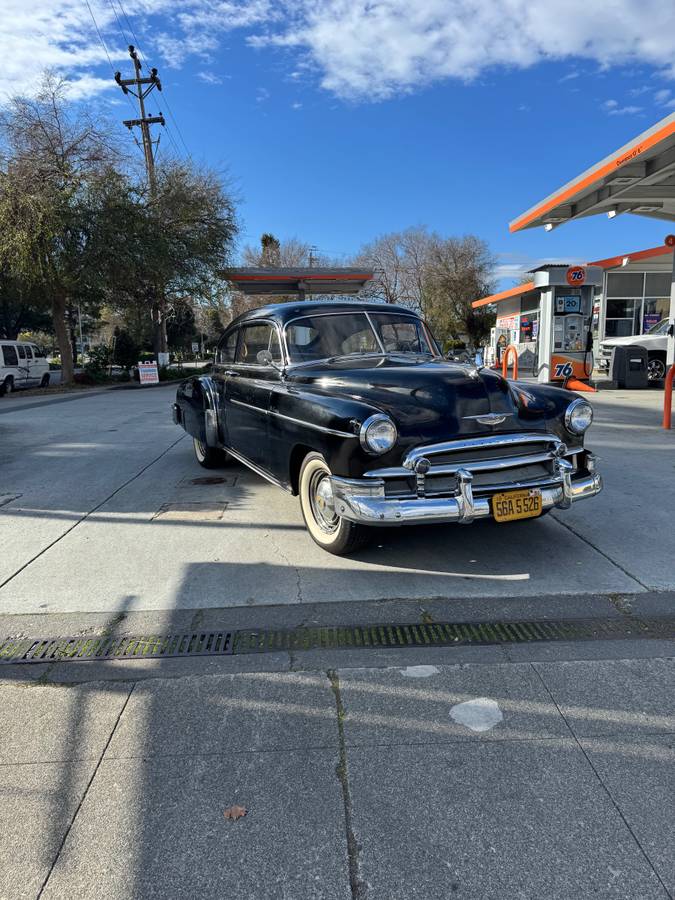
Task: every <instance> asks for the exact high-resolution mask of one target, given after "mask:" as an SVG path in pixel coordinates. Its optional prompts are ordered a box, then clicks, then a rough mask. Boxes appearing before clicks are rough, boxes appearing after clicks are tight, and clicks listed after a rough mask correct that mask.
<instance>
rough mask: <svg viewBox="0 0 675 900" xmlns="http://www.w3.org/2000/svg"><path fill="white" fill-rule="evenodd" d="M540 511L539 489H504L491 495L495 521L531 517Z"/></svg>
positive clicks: (539, 513)
mask: <svg viewBox="0 0 675 900" xmlns="http://www.w3.org/2000/svg"><path fill="white" fill-rule="evenodd" d="M541 512H542V506H541V491H536V490H535V491H506V492H505V493H503V494H495V495H494V496H493V497H492V515H493V516H494V517H495V521H497V522H513V521H514V520H515V519H532V518H534V516H540V515H541Z"/></svg>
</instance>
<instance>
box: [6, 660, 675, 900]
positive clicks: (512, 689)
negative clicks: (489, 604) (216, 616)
mask: <svg viewBox="0 0 675 900" xmlns="http://www.w3.org/2000/svg"><path fill="white" fill-rule="evenodd" d="M447 658H448V659H451V658H452V657H451V655H450V654H449V653H448V654H447ZM435 659H436V660H438V656H436V657H435ZM1 675H3V672H2V670H0V676H1ZM674 762H675V665H674V664H673V660H670V659H632V660H586V661H574V662H535V663H510V664H503V665H494V664H489V665H488V664H485V665H440V664H438V665H435V666H432V665H420V666H405V667H396V668H393V667H390V668H379V669H368V668H363V669H338V670H336V671H328V672H326V671H302V672H265V671H258V672H244V673H240V674H228V675H213V676H202V677H176V678H164V677H160V678H148V679H147V680H143V681H139V682H120V681H99V682H93V683H88V684H74V685H69V686H65V685H62V686H58V685H51V684H44V683H40V682H38V683H35V682H29V681H13V682H10V681H4V682H1V683H0V780H1V782H2V783H1V786H0V797H1V798H2V802H0V898H2V900H14V898H37V897H44V898H66V897H68V898H70V897H86V898H87V900H89V898H97V897H101V898H103V897H105V898H129V900H131V898H133V900H144V898H150V897H153V898H154V897H161V898H163V900H164V898H174V897H175V898H179V897H180V898H184V897H225V896H227V897H237V898H255V900H266V898H285V900H315V898H331V900H332V898H340V900H350V898H351V900H354V898H356V900H408V898H424V900H435V898H439V900H440V898H443V900H447V898H450V897H458V898H472V900H473V898H475V900H486V898H499V900H511V898H514V900H515V898H527V900H530V898H531V900H535V898H536V900H541V898H547V900H554V898H564V900H570V898H575V900H581V898H591V897H592V898H594V900H600V898H625V900H636V898H640V900H651V898H655V900H656V898H668V897H672V896H673V894H674V893H675V860H674V857H673V847H674V846H675V817H674V816H673V809H674V807H675V770H674V766H673V763H674ZM234 804H238V805H241V806H244V807H245V808H246V809H247V811H248V812H247V815H246V816H245V817H244V818H241V819H239V820H238V821H230V820H226V819H225V818H224V816H223V812H224V810H225V809H226V808H228V807H231V806H232V805H234Z"/></svg>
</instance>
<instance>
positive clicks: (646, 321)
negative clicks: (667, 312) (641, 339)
mask: <svg viewBox="0 0 675 900" xmlns="http://www.w3.org/2000/svg"><path fill="white" fill-rule="evenodd" d="M660 321H661V316H660V315H659V314H658V313H645V314H644V318H643V319H642V331H643V333H645V332H647V331H649V329H650V328H653V327H654V325H658V324H659V322H660Z"/></svg>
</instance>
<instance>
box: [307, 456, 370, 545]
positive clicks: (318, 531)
mask: <svg viewBox="0 0 675 900" xmlns="http://www.w3.org/2000/svg"><path fill="white" fill-rule="evenodd" d="M330 477H331V472H330V469H329V468H328V465H327V464H326V460H325V459H324V458H323V456H321V454H319V453H310V454H309V455H308V456H306V457H305V460H304V462H303V464H302V468H301V469H300V478H299V494H300V509H301V510H302V517H303V519H304V520H305V525H306V526H307V531H309V533H310V535H311V537H312V539H313V540H314V542H315V543H317V544H318V545H319V547H322V548H323V549H324V550H327V551H328V552H329V553H333V554H335V555H336V556H344V555H346V554H348V553H353V552H354V551H355V550H358V548H359V547H363V546H364V545H365V544H367V543H368V540H369V537H370V534H369V530H368V529H367V528H364V526H363V525H357V524H356V523H354V522H350V521H349V520H348V519H343V518H342V517H341V516H339V515H338V514H337V513H336V512H335V504H334V501H333V487H332V484H331V480H330Z"/></svg>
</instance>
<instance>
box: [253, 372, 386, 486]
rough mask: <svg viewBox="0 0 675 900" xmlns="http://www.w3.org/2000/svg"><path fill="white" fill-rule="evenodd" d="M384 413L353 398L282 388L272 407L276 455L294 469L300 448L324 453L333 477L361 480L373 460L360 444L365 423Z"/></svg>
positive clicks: (272, 435) (271, 428)
mask: <svg viewBox="0 0 675 900" xmlns="http://www.w3.org/2000/svg"><path fill="white" fill-rule="evenodd" d="M381 411H382V410H380V409H378V408H377V407H375V406H372V405H371V404H368V403H363V402H362V401H358V400H354V399H352V398H350V397H336V396H329V395H327V394H320V393H314V392H313V391H306V390H301V389H298V388H295V387H293V388H287V387H285V386H283V387H280V389H279V390H277V391H275V392H274V393H273V394H272V397H271V404H270V416H269V422H270V438H271V445H272V447H273V448H274V451H273V452H274V453H275V455H276V454H282V455H283V457H284V459H285V460H288V465H289V466H290V467H292V465H293V461H297V453H298V450H299V449H300V451H302V450H303V449H304V450H313V451H316V452H317V453H321V454H322V456H323V457H324V458H325V460H326V462H327V463H328V465H329V467H330V470H331V472H333V474H335V475H342V476H344V477H357V476H358V475H361V474H362V473H363V472H364V471H365V469H366V468H368V467H370V466H372V460H373V457H372V456H369V455H368V454H367V453H365V451H364V450H363V449H362V447H361V444H360V442H359V429H360V427H361V423H362V422H363V421H364V420H365V419H367V418H368V417H369V416H372V415H374V414H375V413H378V412H381ZM289 480H292V479H289Z"/></svg>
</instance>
